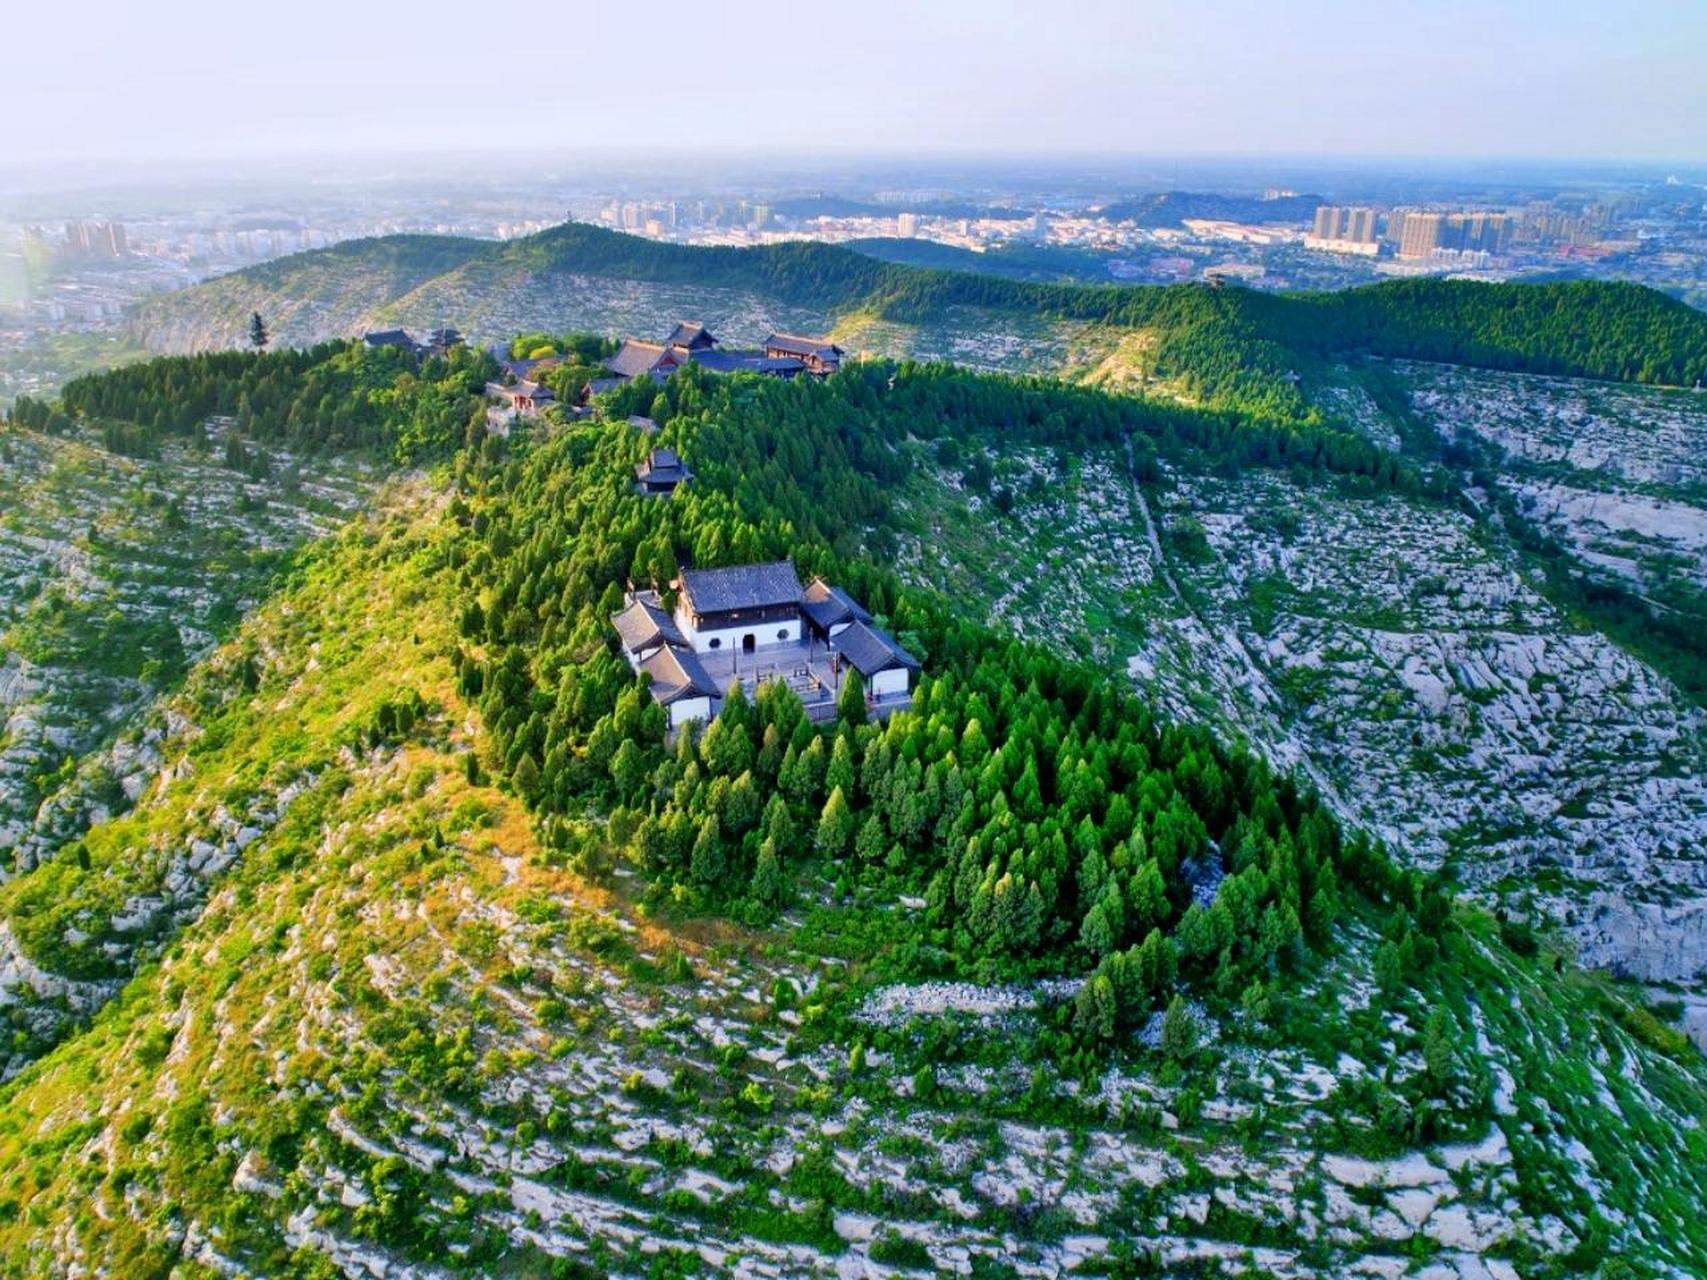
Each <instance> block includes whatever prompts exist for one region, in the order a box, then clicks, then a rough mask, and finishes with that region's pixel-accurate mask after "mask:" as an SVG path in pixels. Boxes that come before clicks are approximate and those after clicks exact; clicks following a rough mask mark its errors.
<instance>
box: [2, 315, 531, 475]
mask: <svg viewBox="0 0 1707 1280" xmlns="http://www.w3.org/2000/svg"><path fill="white" fill-rule="evenodd" d="M496 374H497V363H496V362H495V361H494V360H492V358H491V357H490V356H488V355H486V354H485V353H484V352H480V351H475V350H473V349H470V348H459V349H457V350H455V351H453V352H452V353H451V354H450V355H449V356H448V357H445V358H431V359H428V360H426V361H424V362H422V363H421V364H420V365H419V366H417V364H416V362H415V361H414V360H413V359H412V358H411V357H410V356H408V355H406V354H404V353H403V352H400V351H398V350H397V349H396V348H394V347H379V348H376V349H371V350H370V349H368V348H366V347H364V346H363V345H362V344H360V343H357V342H328V343H322V344H321V345H319V346H316V347H309V348H303V349H294V350H284V351H272V352H265V353H258V352H249V351H212V352H203V353H200V354H197V355H191V356H162V357H159V358H157V359H154V360H149V361H145V362H143V363H141V364H134V365H127V366H124V367H123V368H120V369H115V370H112V371H109V372H106V373H98V374H88V375H85V376H84V377H81V378H74V379H73V380H72V381H70V382H68V383H66V385H65V387H64V389H63V390H62V391H61V393H60V396H59V400H58V402H57V404H48V403H45V402H43V401H38V400H31V399H29V398H28V397H23V398H20V399H19V401H18V403H17V404H16V405H14V406H13V408H12V410H11V417H12V418H13V419H14V420H15V421H17V422H19V423H21V424H23V425H25V426H29V427H34V428H38V429H43V430H54V429H57V428H59V427H61V426H63V425H65V424H67V423H68V421H69V418H71V417H75V418H78V419H82V420H84V421H86V422H89V423H91V424H94V425H99V426H101V427H103V428H104V429H105V430H106V432H107V438H108V443H109V445H111V446H113V447H115V448H117V449H118V450H119V451H121V452H127V453H136V454H141V455H144V456H146V455H148V454H149V453H150V452H151V451H152V450H153V448H154V447H155V446H156V445H157V444H158V442H159V440H160V439H162V438H164V437H166V436H180V437H195V436H196V435H197V434H198V433H200V432H203V431H205V428H206V424H207V421H208V419H209V418H212V417H216V416H218V417H229V418H233V419H235V420H236V424H237V429H238V431H239V432H240V433H241V435H242V436H243V437H244V438H247V439H249V440H252V441H257V442H261V443H263V444H276V445H281V446H285V447H288V448H292V449H297V450H305V451H323V450H345V451H361V452H369V453H374V454H379V455H383V456H385V457H387V458H389V459H391V460H393V461H396V462H400V463H407V462H413V461H418V460H420V459H423V458H426V457H432V456H443V455H444V454H446V453H448V452H449V451H450V450H452V449H455V448H458V447H460V446H461V445H462V444H464V443H465V442H466V440H467V439H468V437H469V433H470V432H471V431H476V432H477V431H478V426H477V424H479V423H481V422H483V421H484V418H485V409H484V405H483V401H482V398H481V397H482V391H483V388H484V386H485V383H486V381H487V379H488V378H491V377H494V376H496Z"/></svg>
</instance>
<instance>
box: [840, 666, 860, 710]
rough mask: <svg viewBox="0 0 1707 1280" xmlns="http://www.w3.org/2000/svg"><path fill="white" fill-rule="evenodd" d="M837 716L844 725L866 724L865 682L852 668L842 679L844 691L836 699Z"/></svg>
mask: <svg viewBox="0 0 1707 1280" xmlns="http://www.w3.org/2000/svg"><path fill="white" fill-rule="evenodd" d="M836 715H837V716H838V717H839V718H840V719H841V721H842V723H843V724H864V723H865V681H864V680H862V679H860V675H859V672H858V671H857V670H856V669H855V668H853V667H851V666H850V667H849V668H848V672H847V675H845V676H843V677H842V691H841V693H840V694H838V695H837V697H836Z"/></svg>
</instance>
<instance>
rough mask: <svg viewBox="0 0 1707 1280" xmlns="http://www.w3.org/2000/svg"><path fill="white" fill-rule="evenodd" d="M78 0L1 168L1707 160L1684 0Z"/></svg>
mask: <svg viewBox="0 0 1707 1280" xmlns="http://www.w3.org/2000/svg"><path fill="white" fill-rule="evenodd" d="M78 15H79V20H78V27H77V31H76V32H75V33H73V32H72V31H71V30H70V29H69V28H68V27H67V25H66V22H65V15H64V14H63V13H61V12H59V11H56V10H54V9H52V8H50V7H46V6H34V7H32V8H30V9H28V10H26V11H24V12H22V13H20V14H18V15H15V16H14V17H13V19H12V21H11V23H10V24H9V36H10V37H11V42H12V47H13V48H14V49H15V50H16V51H17V53H18V55H19V56H17V57H16V58H15V60H14V63H13V67H12V74H11V76H10V84H9V87H10V88H11V90H12V100H13V102H14V103H15V104H18V105H19V107H20V109H18V110H14V111H13V112H12V113H10V114H9V115H8V118H7V121H6V123H5V124H4V125H0V167H7V166H13V165H26V164H41V163H49V164H52V163H64V162H77V161H80V160H82V161H89V160H112V161H115V162H118V163H120V164H132V165H133V164H135V163H137V162H148V161H150V160H168V159H190V160H194V159H209V158H216V157H227V156H229V157H243V158H260V157H266V156H280V155H284V156H303V155H314V154H324V155H326V156H329V157H331V156H351V155H357V154H361V153H364V152H380V151H404V152H432V151H437V150H444V151H456V152H469V151H474V152H478V151H479V150H480V149H482V148H485V147H490V148H492V149H493V150H494V151H503V152H513V151H516V150H518V149H521V150H526V149H528V148H538V149H539V151H540V152H541V153H545V154H552V155H563V154H566V153H570V152H577V151H584V152H593V153H599V154H613V153H614V154H622V155H624V156H625V157H626V158H627V159H629V160H631V161H633V162H636V163H639V162H642V161H643V160H644V158H645V155H646V152H647V150H648V149H656V151H657V152H658V154H659V156H660V158H661V159H663V158H667V157H669V156H674V155H679V154H681V153H682V152H683V150H684V149H686V150H689V151H694V150H697V151H700V152H702V153H703V154H705V155H708V156H710V155H717V154H728V153H748V154H751V153H754V152H761V153H762V152H765V151H767V150H768V151H771V152H774V154H776V155H777V156H778V157H785V156H788V155H792V154H807V155H816V156H822V157H826V158H831V157H834V156H836V155H840V154H867V155H871V154H909V153H911V154H915V155H922V154H931V153H939V152H940V153H946V154H957V155H965V156H986V157H990V156H1001V155H1017V154H1036V155H1051V156H1058V157H1062V158H1067V157H1074V156H1093V155H1122V154H1147V155H1166V154H1184V155H1236V156H1261V155H1264V154H1275V155H1281V154H1285V155H1291V156H1319V157H1324V158H1328V157H1336V156H1340V157H1348V158H1350V157H1368V156H1380V157H1388V158H1395V159H1396V158H1403V157H1406V156H1415V157H1432V158H1454V157H1463V158H1476V157H1490V156H1492V157H1527V158H1534V159H1560V160H1564V159H1574V158H1584V159H1621V160H1628V161H1654V162H1664V161H1671V160H1675V161H1678V162H1682V163H1691V162H1700V161H1703V160H1707V77H1704V76H1702V75H1701V74H1700V68H1701V67H1702V66H1703V65H1707V8H1704V7H1703V6H1702V5H1701V4H1700V3H1699V2H1698V0H1639V2H1637V3H1633V4H1630V5H1625V6H1611V5H1606V4H1601V3H1588V2H1586V0H1551V2H1546V3H1543V2H1540V0H1481V2H1480V3H1471V2H1470V0H1436V2H1435V3H1429V4H1411V3H1407V4H1399V5H1392V4H1390V5H1384V6H1368V5H1360V4H1354V3H1351V2H1350V0H1300V3H1296V4H1291V5H1271V4H1263V3H1257V2H1255V0H1250V2H1243V3H1241V2H1239V0H1208V2H1206V3H1198V4H1193V5H1189V6H1187V5H1184V4H1173V3H1167V4H1163V3H1155V2H1152V0H1124V2H1122V0H1085V2H1081V3H1068V4H1062V5H1050V6H1044V5H1037V4H1035V3H1024V2H1019V0H983V2H982V3H972V2H971V0H941V2H939V3H935V4H923V5H921V4H910V5H909V4H901V3H896V2H894V0H878V2H877V3H870V4H866V5H862V6H860V7H859V8H858V9H857V10H848V11H845V12H844V13H841V14H836V13H825V12H823V11H817V12H814V13H813V14H812V15H811V21H809V22H807V23H806V24H804V25H802V24H801V23H799V22H793V21H791V22H789V23H787V24H784V25H783V26H780V27H775V29H767V30H764V31H762V32H759V31H755V30H754V27H755V26H757V27H768V26H769V25H770V24H774V23H775V19H774V17H773V16H770V15H768V14H767V13H766V11H764V10H762V9H753V10H750V11H748V10H740V9H736V10H725V9H720V10H718V11H717V12H716V14H715V15H714V16H713V20H708V21H689V22H681V23H675V22H665V23H652V22H648V21H645V20H644V18H643V15H642V14H641V13H640V11H638V10H633V9H625V8H623V7H621V6H597V7H594V6H587V7H585V8H584V9H582V8H581V7H580V6H576V7H574V8H572V9H569V10H563V11H553V12H550V13H540V14H538V15H534V16H533V17H531V18H530V19H529V20H527V21H525V22H522V23H520V24H518V23H516V22H514V21H506V22H505V23H503V24H501V25H499V24H494V25H492V26H491V27H490V28H484V29H483V26H482V20H481V14H480V11H479V10H478V9H470V8H468V7H467V6H465V5H455V6H453V5H451V4H448V3H445V2H444V0H421V2H420V3H416V4H413V5H410V6H406V7H405V6H391V5H373V6H366V5H364V6H350V5H340V6H334V5H331V4H328V3H325V0H307V2H306V3H303V4H300V5H297V6H293V7H292V9H291V10H290V11H289V13H288V15H286V14H283V13H278V12H275V11H266V10H246V9H241V8H239V9H232V8H230V7H229V6H215V5H212V4H208V3H205V2H204V0H188V2H187V3H177V4H174V5H172V6H170V8H169V10H162V9H160V8H158V7H154V8H149V7H143V8H134V7H131V6H121V5H119V4H117V3H114V2H113V0H95V3H93V4H91V5H86V6H83V7H81V8H80V9H79V11H78ZM761 36H762V38H755V37H761ZM72 55H74V56H72Z"/></svg>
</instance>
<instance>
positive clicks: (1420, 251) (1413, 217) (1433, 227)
mask: <svg viewBox="0 0 1707 1280" xmlns="http://www.w3.org/2000/svg"><path fill="white" fill-rule="evenodd" d="M1443 221H1444V219H1443V217H1442V216H1441V215H1440V214H1438V213H1407V214H1406V215H1405V220H1404V223H1403V230H1402V231H1401V233H1400V237H1399V256H1400V257H1401V258H1426V257H1428V256H1429V255H1430V254H1432V253H1433V252H1434V251H1435V250H1436V249H1438V248H1440V230H1441V223H1442V222H1443Z"/></svg>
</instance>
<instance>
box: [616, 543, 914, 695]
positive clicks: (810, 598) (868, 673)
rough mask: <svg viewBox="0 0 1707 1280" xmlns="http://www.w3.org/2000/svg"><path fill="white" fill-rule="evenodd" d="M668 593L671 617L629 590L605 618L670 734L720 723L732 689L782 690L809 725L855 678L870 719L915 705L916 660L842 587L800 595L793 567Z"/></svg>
mask: <svg viewBox="0 0 1707 1280" xmlns="http://www.w3.org/2000/svg"><path fill="white" fill-rule="evenodd" d="M672 586H673V587H674V588H675V590H676V606H675V610H674V612H673V613H672V612H670V611H668V610H666V609H665V607H664V605H663V601H662V599H661V598H660V597H659V595H658V593H657V592H655V591H635V590H631V591H630V592H629V593H628V594H627V597H626V601H625V606H624V608H623V609H622V610H621V612H619V613H617V614H614V615H613V616H612V618H611V623H612V625H613V626H614V627H615V629H616V633H617V638H618V640H619V641H620V642H621V644H622V649H623V653H624V655H625V656H626V657H627V659H628V662H629V665H630V666H632V667H633V668H634V669H635V670H636V671H643V672H646V673H647V674H649V675H651V677H652V695H653V697H655V698H656V699H657V700H658V702H659V703H660V704H661V705H663V706H665V707H667V708H668V709H669V711H670V725H671V727H672V728H679V727H680V726H681V725H683V724H685V723H687V722H688V721H689V720H694V719H702V720H703V719H710V718H711V717H712V716H714V715H716V714H717V709H718V707H720V706H721V705H722V700H723V693H724V692H725V691H726V690H727V689H728V688H729V687H730V685H732V684H734V683H736V682H737V681H739V682H740V683H741V684H743V685H744V686H745V687H746V688H747V689H748V691H749V693H751V692H752V691H753V690H754V689H756V688H757V687H758V685H759V684H761V683H762V682H764V681H766V680H782V681H784V682H785V683H787V684H788V685H789V687H790V688H792V689H793V690H794V691H795V692H796V693H797V694H798V695H799V696H800V700H801V701H802V702H803V703H804V704H805V706H806V712H807V715H808V716H809V717H811V718H812V719H813V720H815V721H825V720H830V719H833V718H834V717H835V714H836V698H837V696H838V695H839V694H840V692H841V689H842V685H843V683H844V682H845V681H846V679H847V673H848V672H849V671H857V672H859V674H860V677H861V679H862V681H863V682H864V686H865V691H866V704H867V707H868V709H869V710H870V711H871V713H872V714H874V715H879V716H883V715H888V714H889V713H890V712H891V711H894V710H896V709H898V708H900V707H904V706H907V705H909V704H910V702H911V697H912V682H913V673H914V672H916V671H918V670H919V662H918V660H917V659H916V658H914V657H913V656H912V655H911V654H910V653H908V652H907V651H906V650H905V649H904V648H902V647H901V645H900V644H899V643H897V642H896V640H895V639H894V637H892V636H890V635H889V634H888V633H887V632H886V631H883V630H882V629H881V628H879V627H878V626H877V625H876V624H875V622H874V621H873V619H872V616H871V614H870V613H868V612H867V611H866V610H865V608H864V607H863V606H861V605H860V604H859V602H858V601H856V600H854V599H853V598H852V597H851V596H849V595H848V594H847V593H846V592H844V591H842V590H841V589H840V588H838V587H833V586H831V585H830V584H829V583H827V582H825V581H824V580H823V579H822V578H814V579H813V580H812V581H811V582H809V583H807V584H806V585H805V586H804V587H802V586H801V584H800V578H799V576H798V575H797V574H796V573H795V570H794V564H793V562H792V561H789V560H778V561H774V562H771V563H768V564H746V565H733V566H730V567H728V568H721V569H685V570H683V571H682V574H681V577H680V578H679V579H678V580H677V581H676V582H675V583H673V584H672ZM707 690H709V692H707Z"/></svg>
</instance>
